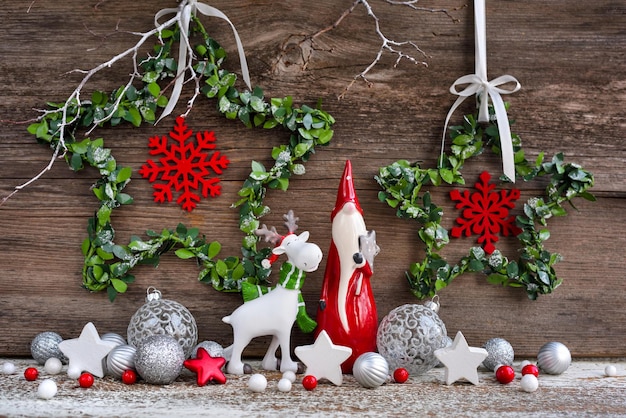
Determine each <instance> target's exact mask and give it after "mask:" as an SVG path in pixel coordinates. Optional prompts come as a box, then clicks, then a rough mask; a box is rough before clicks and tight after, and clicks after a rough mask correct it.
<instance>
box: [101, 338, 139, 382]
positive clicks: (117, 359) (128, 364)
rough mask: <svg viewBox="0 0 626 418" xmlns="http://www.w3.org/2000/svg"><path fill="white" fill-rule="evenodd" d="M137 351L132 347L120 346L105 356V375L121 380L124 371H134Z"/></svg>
mask: <svg viewBox="0 0 626 418" xmlns="http://www.w3.org/2000/svg"><path fill="white" fill-rule="evenodd" d="M136 354H137V349H136V348H135V347H133V346H132V345H128V344H121V345H118V346H117V347H115V348H114V349H113V350H111V352H110V353H109V355H108V356H107V374H108V375H111V376H113V377H115V378H117V379H121V378H122V374H123V373H124V372H125V371H126V370H135V356H136Z"/></svg>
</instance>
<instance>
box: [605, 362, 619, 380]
mask: <svg viewBox="0 0 626 418" xmlns="http://www.w3.org/2000/svg"><path fill="white" fill-rule="evenodd" d="M604 374H605V375H606V376H609V377H613V376H617V368H616V367H615V366H613V365H612V364H609V365H608V366H606V367H605V368H604Z"/></svg>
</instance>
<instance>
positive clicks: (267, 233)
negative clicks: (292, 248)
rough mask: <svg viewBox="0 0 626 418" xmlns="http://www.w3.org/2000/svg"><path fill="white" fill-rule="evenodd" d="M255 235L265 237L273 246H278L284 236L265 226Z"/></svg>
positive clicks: (257, 230) (256, 231)
mask: <svg viewBox="0 0 626 418" xmlns="http://www.w3.org/2000/svg"><path fill="white" fill-rule="evenodd" d="M254 233H255V234H256V235H258V236H260V237H265V242H271V243H272V245H276V244H277V243H279V242H280V240H281V239H282V238H283V237H282V235H280V234H279V233H278V232H276V228H274V227H272V229H267V226H265V224H263V226H262V227H261V228H258V229H256V230H255V231H254Z"/></svg>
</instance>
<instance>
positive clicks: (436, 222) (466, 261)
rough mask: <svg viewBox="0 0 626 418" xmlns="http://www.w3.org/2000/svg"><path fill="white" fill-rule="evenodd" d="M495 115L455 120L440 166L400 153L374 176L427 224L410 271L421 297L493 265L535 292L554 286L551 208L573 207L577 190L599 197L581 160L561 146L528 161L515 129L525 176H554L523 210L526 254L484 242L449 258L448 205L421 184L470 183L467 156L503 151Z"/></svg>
mask: <svg viewBox="0 0 626 418" xmlns="http://www.w3.org/2000/svg"><path fill="white" fill-rule="evenodd" d="M491 120H492V122H490V123H489V124H488V125H487V126H486V127H483V126H481V124H479V123H477V122H476V116H475V115H467V116H465V118H464V123H463V125H460V126H453V127H450V136H451V138H452V145H451V153H450V154H449V155H448V154H444V155H443V157H442V159H441V163H440V166H439V168H422V167H420V165H419V164H417V163H415V164H412V163H410V162H408V161H406V160H400V161H397V162H395V163H393V164H391V165H389V166H386V167H382V168H381V169H380V171H379V174H378V175H377V176H375V179H376V181H377V182H378V184H379V185H380V187H381V188H382V191H381V192H379V195H378V197H379V199H380V200H381V201H383V202H386V203H387V204H388V205H389V206H391V207H392V208H395V209H396V215H397V216H398V217H400V218H408V219H415V220H416V221H417V222H418V223H419V224H420V225H421V227H420V229H419V231H418V236H419V238H420V240H421V241H422V242H423V243H424V252H425V258H424V259H423V260H422V261H421V262H415V263H413V264H411V265H410V267H409V270H408V271H407V272H406V277H407V280H408V282H409V287H410V289H411V291H412V293H413V294H414V295H415V296H416V297H418V298H419V299H424V298H428V297H432V296H434V295H435V294H436V293H437V292H438V291H439V290H441V289H443V288H444V287H446V286H447V285H449V284H450V282H451V281H452V280H453V279H455V278H456V277H458V276H460V275H462V274H464V273H466V272H483V273H486V274H487V275H488V281H489V282H490V283H493V284H500V285H504V286H511V287H522V288H524V289H525V291H526V293H527V295H528V297H529V298H530V299H532V300H534V299H536V298H537V297H538V296H539V295H543V294H548V293H551V292H552V291H554V289H556V287H558V286H559V285H560V284H561V282H562V279H560V278H559V277H557V275H556V272H555V270H554V265H555V264H556V263H558V262H559V261H560V260H561V256H560V255H559V254H558V253H551V252H550V251H548V250H547V249H546V248H545V247H544V242H545V241H546V240H548V238H550V232H549V230H548V228H547V221H548V219H550V218H551V217H552V216H564V215H566V214H567V211H566V210H565V208H564V207H563V204H564V203H566V202H569V203H570V204H571V201H572V199H574V198H576V197H582V198H584V199H587V200H590V201H594V200H595V198H594V196H593V195H592V194H591V193H589V192H588V189H589V188H591V187H592V186H593V181H594V180H593V175H592V174H591V173H590V172H588V171H586V170H584V169H583V168H581V167H580V166H579V165H577V164H573V163H565V162H564V158H563V154H561V153H558V154H556V155H554V156H553V157H552V159H551V160H549V161H545V160H544V154H543V153H542V154H540V155H539V156H538V157H537V159H536V160H535V161H534V162H529V161H528V160H527V159H526V157H525V155H524V151H523V150H522V145H521V140H520V138H519V136H518V135H516V134H513V135H512V139H513V149H514V152H515V171H516V174H517V177H519V178H521V179H523V180H524V181H530V180H533V179H535V178H537V177H544V176H545V177H547V178H549V183H548V185H547V187H546V189H545V194H544V195H543V196H540V197H533V198H530V199H529V200H528V201H527V202H526V203H525V204H524V209H523V214H521V215H519V216H517V218H516V224H517V226H518V227H520V228H521V229H522V233H520V234H519V235H518V239H519V241H520V243H521V246H522V248H521V250H520V256H519V259H518V260H517V261H515V260H510V259H509V258H507V257H505V256H504V255H503V254H502V253H501V252H500V251H498V250H495V251H494V252H493V253H492V254H491V255H487V254H486V253H485V251H484V250H483V249H482V248H481V247H473V248H471V249H470V251H469V253H468V255H466V256H464V257H462V258H461V260H460V261H459V262H458V263H457V264H454V265H451V264H449V263H448V262H447V261H446V260H445V259H444V258H443V257H442V256H441V255H440V254H439V252H440V251H441V250H442V249H443V248H444V247H445V246H446V244H448V242H449V237H448V231H447V230H446V229H445V228H444V227H443V226H442V225H441V221H442V218H443V209H442V208H441V207H439V206H437V205H436V204H435V203H434V202H432V199H431V195H430V193H429V192H428V191H425V192H422V187H423V186H427V185H432V186H439V185H441V184H443V183H447V184H451V185H452V184H457V185H463V184H465V180H464V178H463V176H462V174H461V169H462V168H463V165H464V164H465V162H466V161H467V160H469V159H470V158H472V157H475V156H477V155H480V154H482V153H483V151H484V150H485V149H489V148H490V149H491V150H492V151H493V152H494V153H496V154H498V155H499V154H500V149H499V145H500V142H499V136H498V128H497V125H496V122H494V118H491ZM501 180H503V181H505V180H506V178H502V179H501Z"/></svg>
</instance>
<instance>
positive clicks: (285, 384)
mask: <svg viewBox="0 0 626 418" xmlns="http://www.w3.org/2000/svg"><path fill="white" fill-rule="evenodd" d="M278 390H279V391H281V392H289V391H290V390H291V380H289V379H287V378H284V377H283V378H282V379H280V380H279V381H278Z"/></svg>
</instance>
